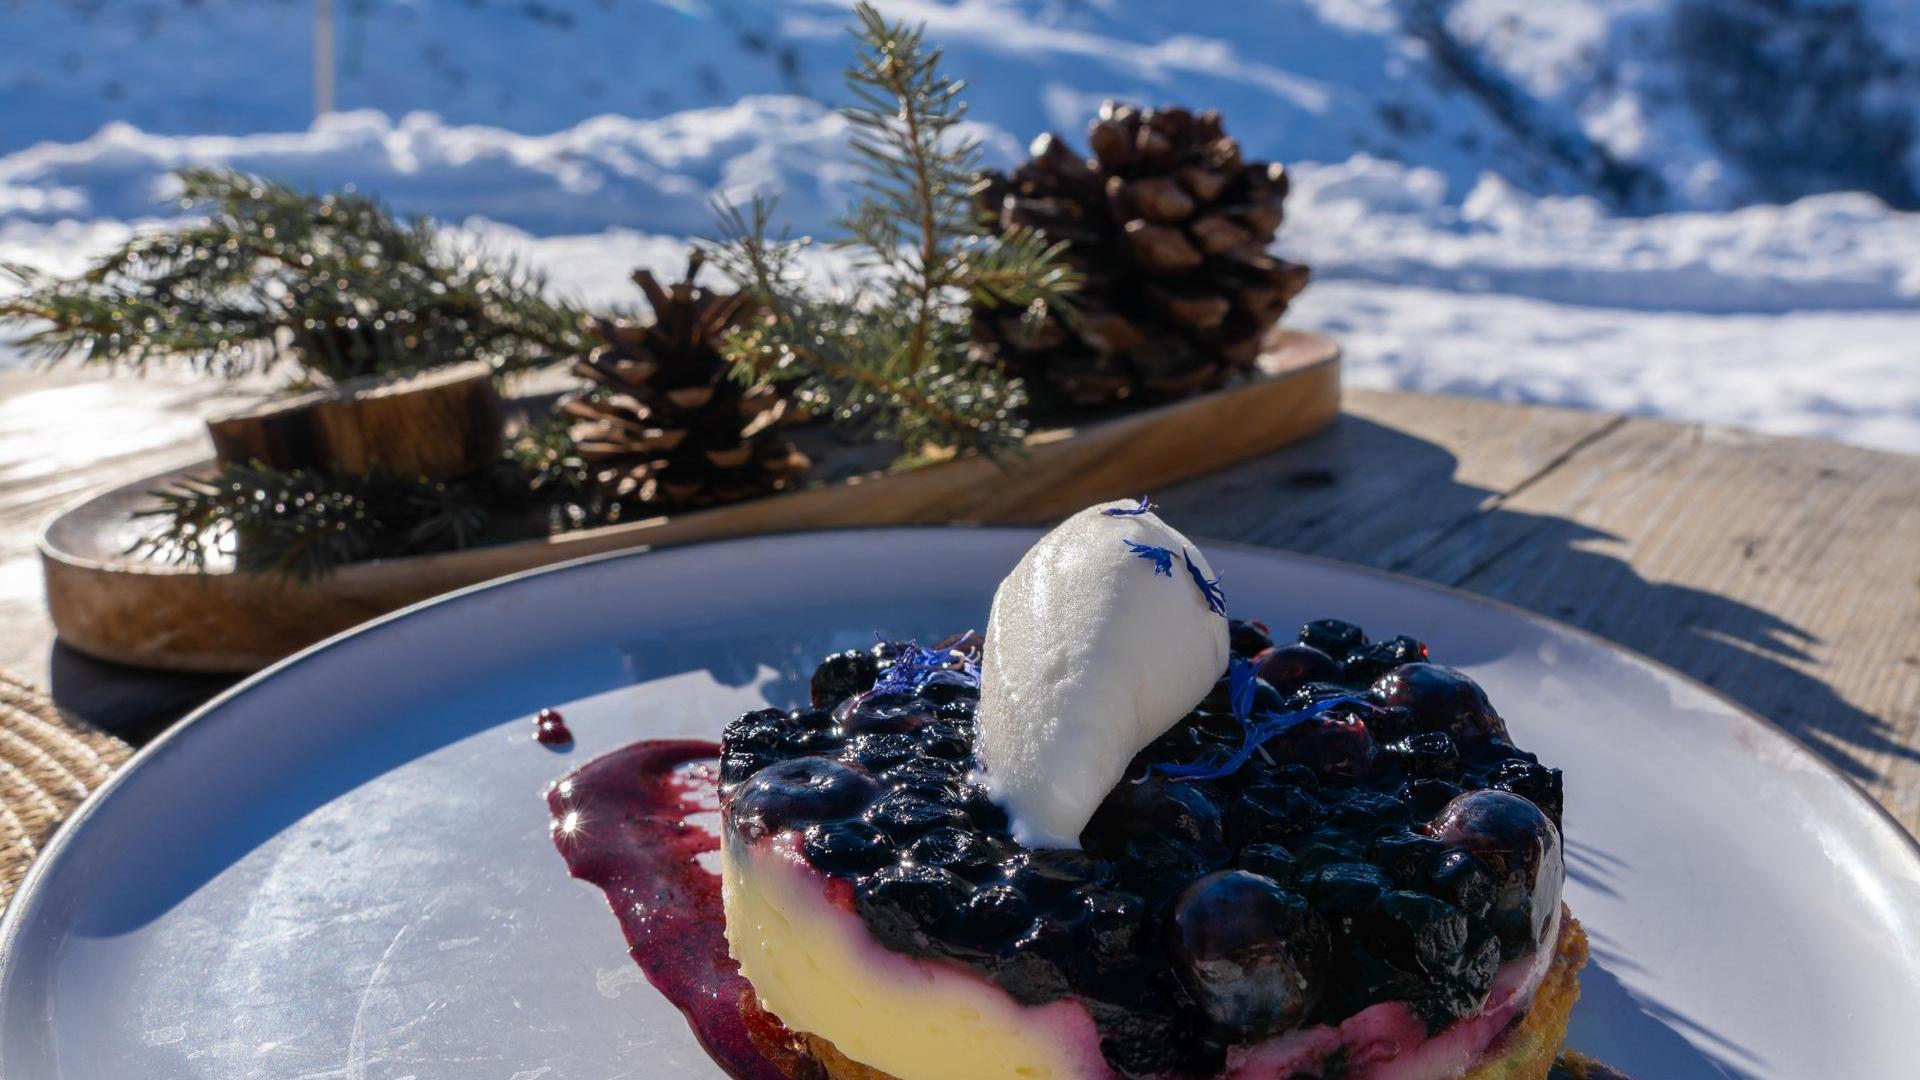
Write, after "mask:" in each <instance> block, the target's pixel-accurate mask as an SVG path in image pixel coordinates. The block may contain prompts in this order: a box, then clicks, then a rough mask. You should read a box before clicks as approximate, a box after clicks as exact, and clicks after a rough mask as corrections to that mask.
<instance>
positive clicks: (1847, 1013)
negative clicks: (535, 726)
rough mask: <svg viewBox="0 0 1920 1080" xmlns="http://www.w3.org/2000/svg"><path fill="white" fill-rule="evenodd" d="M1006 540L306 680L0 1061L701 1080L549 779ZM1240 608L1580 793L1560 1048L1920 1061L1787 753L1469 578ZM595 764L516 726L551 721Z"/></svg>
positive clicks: (813, 562)
mask: <svg viewBox="0 0 1920 1080" xmlns="http://www.w3.org/2000/svg"><path fill="white" fill-rule="evenodd" d="M1033 536H1034V534H1033V533H1031V532H1022V531H998V530H993V531H986V530H982V531H969V530H948V531H937V530H936V531H861V532H840V533H823V534H811V535H802V536H790V537H777V538H765V539H755V540H743V541H735V542H729V543H723V544H714V545H708V546H701V547H690V548H680V549H675V550H669V551H662V552H657V553H651V554H644V555H628V556H620V557H614V558H606V559H599V560H595V561H589V562H584V563H577V564H572V565H568V566H563V567H559V568H557V569H553V570H548V571H544V572H540V573H535V574H531V575H527V576H523V577H519V578H515V579H510V580H507V581H504V582H500V583H497V584H494V585H491V586H487V587H483V588H479V589H475V590H471V591H468V592H465V593H461V594H458V595H455V596H452V597H450V598H447V599H444V600H441V601H438V602H435V603H431V604H427V605H424V606H421V607H418V608H414V609H412V610H410V611H406V612H402V613H400V614H398V615H395V616H392V617H390V618H387V619H385V620H382V621H380V622H378V623H376V624H374V625H372V626H370V627H368V628H367V629H365V630H362V631H360V632H358V633H355V634H351V635H348V636H346V637H342V638H339V639H337V640H335V641H332V642H330V643H327V644H325V645H322V646H319V647H317V648H315V649H313V650H311V651H309V652H307V653H305V654H302V655H301V656H299V657H296V658H294V659H292V660H290V661H288V662H286V663H284V664H281V665H280V666H278V667H276V668H274V669H272V670H271V671H269V672H267V673H265V674H264V675H261V676H260V677H258V678H255V679H253V680H250V681H249V682H247V683H245V684H243V685H242V686H240V687H238V688H236V689H235V690H234V691H233V692H231V693H229V694H227V695H226V696H224V697H222V698H221V699H220V700H218V701H216V702H214V703H213V704H211V705H209V706H208V707H207V708H205V709H203V710H202V711H201V712H200V713H199V714H197V715H196V716H195V717H193V718H192V719H191V720H189V721H188V722H186V723H185V724H183V725H181V726H180V727H179V728H177V729H175V730H174V731H172V732H170V733H169V734H168V735H167V736H165V737H164V738H162V739H160V740H159V741H157V742H156V743H155V744H154V745H152V746H151V747H149V748H147V749H146V750H145V751H144V752H142V753H141V754H140V756H139V757H138V758H137V759H136V760H135V762H134V764H133V765H132V766H131V767H129V768H128V769H126V770H125V771H123V772H122V773H121V775H119V776H118V777H116V778H115V779H114V781H113V782H112V783H111V784H109V785H108V786H107V788H106V789H105V790H103V791H102V792H101V793H100V794H99V795H98V796H97V797H96V798H94V800H93V801H92V802H90V803H89V804H88V805H87V806H86V807H85V808H84V809H83V810H82V812H81V813H80V814H79V815H77V816H76V818H75V819H74V821H73V822H72V823H71V824H70V825H69V827H68V828H67V829H66V830H65V831H64V832H63V833H62V834H61V836H60V837H59V839H58V840H57V841H56V842H55V843H54V845H53V846H52V848H51V849H50V850H49V852H48V856H47V857H46V858H45V859H43V860H42V861H41V862H40V864H39V865H38V867H37V868H36V870H35V871H34V873H33V875H32V876H31V877H30V879H29V881H28V883H27V886H26V888H25V890H24V891H23V892H22V893H21V895H20V897H19V899H18V900H17V901H16V902H15V904H14V906H13V908H12V910H11V911H10V912H9V913H8V916H7V920H6V922H5V924H4V927H0V949H4V953H3V954H0V1076H6V1077H19V1078H56V1077H64V1078H89V1080H90V1078H95V1077H98V1078H107V1080H118V1078H123V1077H150V1078H161V1080H165V1078H176V1077H222V1078H227V1077H231V1078H239V1077H273V1078H285V1077H315V1078H318V1077H329V1078H335V1077H337V1078H343V1080H358V1078H362V1077H367V1078H376V1077H377V1078H385V1080H399V1078H403V1077H417V1078H419V1080H428V1078H432V1080H442V1078H462V1080H464V1078H483V1077H484V1078H488V1080H536V1078H547V1080H571V1078H582V1080H612V1078H615V1077H662V1076H681V1075H685V1076H711V1075H715V1070H714V1069H713V1067H712V1065H711V1064H710V1063H709V1062H708V1061H707V1059H706V1058H705V1056H704V1055H703V1054H702V1053H701V1051H700V1050H699V1049H698V1048H697V1047H696V1046H695V1044H694V1042H693V1040H692V1038H690V1037H689V1036H688V1034H687V1031H686V1028H685V1026H684V1025H683V1024H682V1022H681V1021H680V1019H679V1017H678V1015H677V1014H675V1013H674V1012H673V1011H672V1010H671V1009H670V1008H669V1007H668V1006H667V1005H666V1004H665V1003H664V1002H663V1001H662V1000H661V999H660V997H659V996H658V995H657V994H656V993H655V992H654V991H653V989H652V988H651V987H649V986H648V985H647V984H646V983H645V982H644V981H643V980H642V979H641V977H640V974H639V972H638V970H637V969H636V968H635V967H634V966H633V964H632V963H631V962H630V961H628V959H627V957H626V955H625V950H624V945H623V942H622V941H621V938H620V932H619V930H618V928H617V927H616V926H615V924H614V920H613V917H612V916H611V915H610V914H609V913H608V912H607V910H606V905H605V901H604V900H603V899H602V898H601V895H600V893H599V892H598V891H597V890H595V889H592V888H590V887H588V886H585V885H582V884H580V883H578V882H575V881H572V880H570V879H569V878H567V876H566V874H565V871H564V870H563V868H562V866H561V863H560V859H559V857H558V856H557V855H556V854H555V853H554V850H553V847H552V845H551V843H550V842H549V840H548V835H547V819H546V811H545V806H544V804H543V802H542V800H541V790H542V788H543V787H544V785H545V784H546V783H547V782H548V781H549V780H551V779H553V778H554V777H555V776H557V775H558V774H560V773H561V772H563V771H564V770H566V769H568V768H570V767H571V766H573V765H576V764H578V763H580V762H582V761H584V760H586V759H587V758H588V757H590V756H592V755H595V754H598V753H601V752H603V751H606V750H610V749H612V748H614V747H616V746H619V745H621V744H622V743H625V742H628V741H631V740H634V739H639V738H645V737H650V736H662V735H689V734H701V735H708V736H711V735H713V734H714V733H715V732H717V731H718V730H719V728H720V726H721V724H722V722H723V721H724V720H725V719H727V718H729V717H730V716H732V715H734V714H737V713H739V712H740V711H742V710H743V709H746V708H748V707H753V706H758V705H760V704H761V703H762V702H774V703H778V704H791V703H794V702H797V701H798V700H799V699H800V698H802V697H803V696H804V693H805V689H804V686H805V681H804V680H805V676H806V673H807V672H809V671H810V670H811V661H812V660H813V659H814V658H817V657H819V656H820V655H822V654H824V653H826V652H828V651H830V650H835V649H841V648H846V647H849V646H853V645H859V644H863V643H865V642H868V641H870V640H871V639H872V634H873V632H874V631H875V630H881V631H884V632H886V633H888V634H890V635H901V636H905V635H919V636H922V637H927V636H933V635H938V634H941V633H944V632H947V631H950V630H954V629H964V628H966V627H968V626H978V625H979V624H981V623H982V622H983V621H984V619H985V616H986V609H987V602H988V599H989V597H990V595H991V592H992V588H993V586H994V584H995V583H996V582H997V581H998V580H999V579H1000V577H1001V575H1002V574H1004V573H1005V572H1006V570H1007V569H1008V568H1010V567H1011V566H1012V564H1013V562H1014V560H1015V559H1016V558H1017V557H1018V556H1019V554H1020V552H1021V551H1022V550H1024V548H1025V547H1026V545H1027V544H1028V543H1030V542H1031V541H1032V539H1033ZM1208 552H1209V556H1210V557H1211V559H1212V561H1213V565H1214V566H1215V567H1216V568H1217V569H1218V570H1219V571H1220V572H1221V574H1222V575H1223V578H1224V581H1225V585H1226V588H1227V592H1228V595H1229V597H1230V599H1231V601H1232V603H1233V606H1234V610H1235V611H1236V612H1241V613H1246V614H1248V615H1250V616H1258V617H1261V618H1265V619H1267V620H1269V621H1271V622H1272V623H1273V624H1275V625H1278V626H1286V625H1289V624H1297V623H1299V622H1300V621H1302V620H1303V619H1306V618H1310V617H1318V616H1322V615H1339V616H1341V617H1344V618H1349V619H1353V620H1355V621H1358V622H1360V623H1362V624H1363V625H1366V626H1367V627H1369V628H1372V629H1374V630H1375V631H1377V632H1388V633H1410V634H1413V635H1415V636H1417V637H1420V638H1422V639H1424V640H1426V641H1428V642H1431V643H1432V644H1433V646H1434V651H1435V654H1436V656H1438V657H1439V658H1440V659H1442V660H1443V661H1445V662H1449V663H1453V664H1456V665H1458V666H1461V667H1464V668H1466V669H1467V670H1468V671H1470V672H1471V673H1472V674H1473V675H1474V676H1475V677H1476V678H1478V679H1479V680H1480V681H1481V682H1483V683H1484V684H1485V685H1486V687H1487V689H1488V690H1489V691H1490V692H1491V693H1492V695H1493V698H1494V700H1495V701H1496V702H1497V703H1499V704H1500V706H1501V709H1502V711H1503V712H1504V713H1505V714H1506V715H1507V716H1508V717H1509V718H1511V723H1512V727H1513V729H1514V732H1515V736H1516V738H1518V739H1519V740H1520V741H1521V742H1522V743H1523V744H1525V745H1526V746H1528V747H1529V748H1531V749H1534V750H1537V751H1538V752H1539V753H1540V754H1541V755H1542V756H1543V757H1544V758H1545V759H1546V760H1548V761H1551V762H1554V763H1557V764H1559V765H1562V766H1564V767H1565V768H1566V769H1567V773H1568V783H1567V791H1568V805H1567V814H1566V819H1567V827H1568V835H1569V839H1568V852H1569V855H1570V859H1569V867H1568V869H1569V872H1570V874H1571V877H1572V880H1571V882H1570V883H1569V889H1568V899H1569V900H1570V901H1571V903H1572V905H1573V907H1574V909H1575V911H1577V912H1578V913H1579V915H1580V916H1581V918H1582V919H1584V920H1585V922H1586V924H1587V926H1588V928H1589V930H1590V931H1591V933H1592V936H1593V944H1594V963H1593V965H1592V966H1591V967H1589V968H1588V970H1587V974H1586V977H1585V980H1584V985H1585V996H1584V998H1583V999H1582V1001H1581V1003H1580V1006H1579V1009H1578V1011H1577V1013H1576V1018H1575V1022H1574V1029H1573V1036H1572V1041H1573V1043H1574V1045H1576V1046H1579V1047H1581V1048H1583V1049H1586V1050H1588V1051H1590V1052H1592V1053H1595V1054H1597V1055H1599V1056H1601V1057H1603V1058H1607V1059H1611V1060H1612V1061H1614V1062H1615V1063H1617V1064H1619V1065H1620V1066H1622V1067H1624V1068H1626V1069H1627V1070H1629V1071H1630V1072H1633V1073H1634V1074H1636V1075H1637V1076H1639V1077H1641V1078H1642V1080H1699V1078H1706V1077H1743V1078H1744V1077H1752V1078H1768V1080H1808V1078H1811V1077H1847V1078H1862V1080H1864V1078H1880V1077H1895V1076H1912V1075H1914V1069H1915V1062H1920V1024H1916V1023H1915V1022H1914V1016H1915V1015H1916V1007H1920V991H1917V990H1916V987H1920V857H1916V852H1915V848H1914V846H1913V844H1912V843H1911V841H1910V840H1909V839H1908V837H1907V836H1906V834H1905V833H1903V832H1902V831H1900V829H1899V828H1898V827H1897V826H1895V825H1893V824H1892V823H1891V822H1889V821H1888V820H1887V819H1886V818H1884V817H1883V816H1882V815H1881V814H1880V813H1879V812H1878V810H1877V809H1876V808H1875V807H1874V806H1873V805H1872V804H1870V803H1869V802H1868V801H1867V800H1866V799H1865V798H1863V797H1862V796H1861V795H1860V794H1858V793H1857V792H1856V791H1855V790H1854V789H1853V788H1851V787H1850V786H1848V785H1847V784H1846V783H1845V782H1844V781H1842V780H1841V779H1840V778H1839V777H1838V776H1837V775H1835V774H1834V773H1833V772H1832V771H1830V770H1829V769H1827V768H1826V767H1825V766H1823V765H1821V764H1820V763H1819V762H1817V761H1816V760H1815V759H1814V758H1813V757H1812V756H1811V755H1809V754H1808V753H1807V752H1806V751H1804V750H1802V749H1800V748H1799V747H1798V746H1797V745H1795V744H1794V743H1793V742H1792V741H1790V740H1789V739H1788V738H1786V737H1785V736H1784V735H1782V734H1780V733H1778V732H1776V731H1775V730H1774V729H1772V728H1770V727H1768V726H1766V725H1764V724H1762V723H1760V722H1758V721H1756V720H1754V719H1752V718H1751V717H1749V716H1747V715H1745V714H1743V713H1741V712H1740V711H1739V710H1738V709H1736V708H1735V707H1733V706H1732V705H1730V704H1728V703H1727V702H1726V701H1724V700H1723V699H1721V698H1719V697H1716V696H1714V695H1713V694H1711V693H1710V692H1708V691H1706V690H1703V689H1702V688H1700V687H1699V686H1697V685H1695V684H1694V683H1691V682H1689V681H1687V680H1685V679H1683V678H1681V677H1679V676H1677V675H1675V674H1673V673H1671V672H1669V671H1667V670H1665V669H1663V668H1660V667H1658V666H1656V665H1654V664H1651V663H1649V662H1647V661H1645V660H1642V659H1639V658H1637V657H1635V656H1632V655H1628V654H1626V653H1623V652H1621V651H1619V650H1617V649H1615V648H1613V647H1611V646H1609V645H1606V644H1604V643H1602V642H1600V641H1598V640H1596V639H1594V638H1591V637H1588V636H1585V635H1583V634H1580V633H1577V632H1574V631H1571V630H1568V629H1566V628H1564V627H1561V626H1558V625H1555V624H1553V623H1550V622H1547V621H1544V620H1540V619H1535V618H1532V617H1530V616H1527V615H1523V614H1520V613H1518V612H1515V611H1512V610H1508V609H1504V608H1500V607H1496V606H1493V605H1490V604H1487V603H1484V602H1480V601H1477V600H1473V599H1470V598H1467V597H1464V596H1461V595H1458V594H1454V593H1449V592H1445V591H1441V590H1438V589H1433V588H1428V587H1425V586H1422V585H1417V584H1414V583H1410V582H1407V581H1402V580H1397V579H1393V578H1389V577H1384V576H1380V575H1377V574H1373V573H1368V572H1364V571H1358V570H1353V569H1349V568H1344V567H1340V566H1336V565H1332V564H1329V563H1324V562H1316V561H1309V560H1305V559H1300V558H1294V557H1290V556H1286V555H1281V554H1275V553H1271V552H1264V551H1255V550H1250V549H1243V548H1233V547H1231V546H1227V545H1208ZM546 705H555V706H559V707H561V708H562V709H564V710H565V712H566V715H567V718H568V721H569V723H570V724H571V726H572V728H573V730H574V733H575V735H576V737H577V739H578V740H579V741H578V744H577V745H576V746H575V747H573V748H572V749H571V750H570V751H568V752H565V753H556V752H554V751H551V750H548V749H547V748H545V747H542V746H540V745H539V744H536V743H534V742H532V741H530V740H529V738H528V734H529V732H530V730H531V725H530V723H529V716H530V714H531V713H533V712H534V711H535V710H537V709H539V708H540V707H541V706H546Z"/></svg>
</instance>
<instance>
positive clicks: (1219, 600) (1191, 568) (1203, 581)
mask: <svg viewBox="0 0 1920 1080" xmlns="http://www.w3.org/2000/svg"><path fill="white" fill-rule="evenodd" d="M1180 557H1181V558H1183V559H1185V560H1187V573H1189V574H1192V575H1193V583H1194V584H1195V585H1198V586H1200V595H1201V596H1204V597H1206V598H1207V610H1208V611H1211V612H1213V613H1214V614H1215V615H1225V614H1226V613H1227V594H1226V593H1223V592H1221V591H1220V579H1219V578H1214V579H1213V580H1212V581H1208V580H1207V575H1205V574H1203V573H1201V572H1200V568H1199V567H1198V566H1196V565H1194V562H1193V556H1192V555H1191V554H1189V553H1188V552H1187V551H1186V550H1184V549H1182V550H1181V552H1180Z"/></svg>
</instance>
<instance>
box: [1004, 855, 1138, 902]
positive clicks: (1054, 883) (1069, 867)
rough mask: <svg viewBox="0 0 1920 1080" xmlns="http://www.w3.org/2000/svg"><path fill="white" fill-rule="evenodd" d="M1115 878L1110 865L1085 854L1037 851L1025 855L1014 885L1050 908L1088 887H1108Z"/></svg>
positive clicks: (1114, 870) (1115, 872) (1112, 867)
mask: <svg viewBox="0 0 1920 1080" xmlns="http://www.w3.org/2000/svg"><path fill="white" fill-rule="evenodd" d="M1117 875H1118V872H1117V870H1116V868H1115V867H1114V865H1113V864H1112V863H1111V862H1108V861H1107V860H1105V859H1101V858H1096V857H1095V856H1092V855H1089V854H1087V853H1086V852H1084V851H1074V850H1073V849H1071V848H1040V849H1038V850H1035V851H1032V852H1029V853H1028V854H1027V861H1026V865H1024V866H1023V867H1021V868H1020V870H1019V872H1018V873H1016V874H1015V875H1014V881H1015V882H1016V883H1018V884H1019V886H1020V887H1021V888H1022V889H1025V890H1026V893H1027V895H1028V896H1030V897H1032V898H1033V899H1035V900H1036V901H1039V902H1041V903H1048V904H1051V903H1055V902H1057V901H1059V900H1062V899H1064V898H1065V897H1067V896H1069V895H1071V894H1072V893H1074V892H1076V891H1078V890H1080V889H1083V888H1086V887H1088V886H1094V887H1098V886H1103V885H1111V884H1113V881H1114V879H1115V878H1116V877H1117Z"/></svg>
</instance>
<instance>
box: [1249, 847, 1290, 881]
mask: <svg viewBox="0 0 1920 1080" xmlns="http://www.w3.org/2000/svg"><path fill="white" fill-rule="evenodd" d="M1236 861H1237V862H1238V864H1239V866H1240V869H1242V870H1246V871H1248V872H1250V873H1255V874H1259V875H1260V876H1261V877H1266V878H1272V879H1273V880H1274V881H1275V882H1276V883H1278V884H1281V885H1291V884H1293V882H1294V880H1295V879H1296V878H1297V877H1299V875H1300V864H1299V863H1298V862H1296V861H1295V860H1294V857H1293V852H1291V851H1288V850H1287V849H1286V848H1284V847H1281V846H1280V845H1279V844H1248V845H1247V846H1246V847H1243V848H1241V849H1240V854H1239V857H1238V858H1237V860H1236Z"/></svg>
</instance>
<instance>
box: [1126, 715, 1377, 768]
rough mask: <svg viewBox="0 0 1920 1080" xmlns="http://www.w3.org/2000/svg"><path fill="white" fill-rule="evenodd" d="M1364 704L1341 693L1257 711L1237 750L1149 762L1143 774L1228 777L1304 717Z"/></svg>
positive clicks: (1298, 723) (1312, 716) (1307, 717)
mask: <svg viewBox="0 0 1920 1080" xmlns="http://www.w3.org/2000/svg"><path fill="white" fill-rule="evenodd" d="M1367 704H1369V702H1368V701H1367V699H1365V698H1359V697H1353V696H1351V695H1345V694H1343V695H1341V696H1340V697H1330V698H1324V699H1322V700H1320V701H1316V702H1314V703H1313V704H1311V705H1308V706H1306V707H1305V708H1300V709H1294V710H1292V711H1291V712H1284V713H1276V712H1266V713H1261V714H1260V718H1259V719H1258V720H1256V721H1254V722H1253V723H1251V724H1248V725H1247V733H1246V736H1245V738H1243V739H1241V741H1240V747H1239V749H1237V750H1235V751H1234V752H1233V753H1231V754H1228V755H1226V756H1225V757H1223V758H1220V759H1217V760H1214V761H1191V762H1187V763H1185V764H1179V765H1167V764H1156V765H1149V766H1147V773H1146V775H1148V776H1155V775H1159V776H1165V777H1169V778H1171V779H1174V780H1218V779H1220V778H1221V777H1223V776H1231V775H1232V774H1233V773H1234V772H1235V771H1236V770H1238V769H1239V768H1240V766H1242V765H1245V764H1246V763H1247V761H1248V760H1249V759H1250V758H1252V757H1253V755H1254V753H1255V752H1256V751H1258V750H1259V749H1260V747H1261V745H1262V744H1264V743H1266V742H1267V741H1268V740H1270V739H1272V738H1273V737H1274V736H1276V735H1281V734H1284V733H1286V732H1287V731H1290V730H1292V729H1293V728H1296V727H1299V726H1300V725H1301V724H1304V723H1306V722H1307V721H1308V720H1311V719H1313V718H1314V717H1316V716H1319V715H1320V714H1321V713H1323V712H1326V711H1327V710H1328V709H1331V708H1334V707H1335V706H1338V705H1367Z"/></svg>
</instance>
